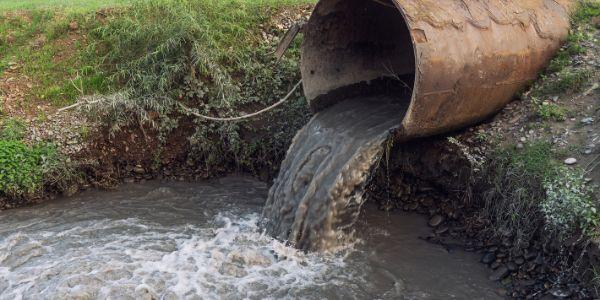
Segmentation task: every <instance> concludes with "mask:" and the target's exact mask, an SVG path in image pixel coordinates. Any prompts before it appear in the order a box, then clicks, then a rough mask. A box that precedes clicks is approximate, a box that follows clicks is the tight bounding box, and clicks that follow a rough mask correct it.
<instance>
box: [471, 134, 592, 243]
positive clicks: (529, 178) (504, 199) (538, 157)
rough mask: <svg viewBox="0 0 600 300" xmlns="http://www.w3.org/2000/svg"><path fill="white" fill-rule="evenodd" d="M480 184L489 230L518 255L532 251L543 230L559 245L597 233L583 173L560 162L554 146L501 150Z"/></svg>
mask: <svg viewBox="0 0 600 300" xmlns="http://www.w3.org/2000/svg"><path fill="white" fill-rule="evenodd" d="M480 184H481V186H479V188H480V189H481V190H480V193H481V194H482V196H483V197H482V198H483V200H484V202H483V207H482V210H481V213H482V214H483V217H484V218H485V219H488V220H490V222H491V224H490V225H491V226H490V227H489V228H488V230H491V231H492V233H493V234H494V235H495V236H497V237H499V238H507V239H510V240H511V243H512V245H513V247H514V248H513V249H514V250H521V249H524V248H527V247H528V246H529V245H530V242H531V241H532V239H533V238H535V237H536V235H538V234H541V233H542V231H543V230H546V231H547V232H549V233H552V234H553V236H556V237H558V238H559V241H563V240H564V238H566V237H570V236H573V235H574V234H575V233H579V232H580V231H583V233H584V234H591V230H589V229H591V228H592V227H593V225H596V223H597V220H598V214H597V212H596V208H595V206H594V203H593V201H592V197H591V191H590V188H588V187H586V185H585V183H584V180H583V176H582V174H581V173H580V172H578V171H573V170H570V169H566V168H565V167H563V166H562V165H561V164H559V163H558V162H556V160H555V159H554V158H553V152H552V148H551V146H550V144H548V143H536V144H531V145H526V146H525V148H524V149H522V150H516V149H511V148H508V149H504V148H503V149H498V150H496V152H495V153H494V154H493V155H492V156H491V158H490V160H489V161H488V163H487V164H486V166H485V168H484V171H483V176H482V182H480ZM538 237H539V236H538ZM541 237H542V240H543V241H550V236H546V235H543V236H541ZM561 239H562V240H561Z"/></svg>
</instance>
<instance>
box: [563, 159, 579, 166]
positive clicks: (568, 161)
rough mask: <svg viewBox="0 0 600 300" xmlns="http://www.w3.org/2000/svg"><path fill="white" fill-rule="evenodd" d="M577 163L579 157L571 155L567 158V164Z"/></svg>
mask: <svg viewBox="0 0 600 300" xmlns="http://www.w3.org/2000/svg"><path fill="white" fill-rule="evenodd" d="M576 163H577V159H576V158H574V157H569V158H567V159H565V164H566V165H569V166H570V165H574V164H576Z"/></svg>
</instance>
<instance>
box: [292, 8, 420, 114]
mask: <svg viewBox="0 0 600 300" xmlns="http://www.w3.org/2000/svg"><path fill="white" fill-rule="evenodd" d="M304 32H305V34H304V42H303V45H302V78H303V80H304V91H305V94H306V96H307V98H308V100H309V103H310V106H311V109H312V110H313V111H319V110H322V109H323V108H325V107H327V106H330V105H332V104H334V103H336V102H338V101H341V100H343V99H347V98H352V97H357V96H376V95H388V96H394V97H396V98H399V99H401V100H399V101H406V105H408V103H409V102H410V96H411V95H412V90H413V87H414V82H415V64H416V63H415V55H414V50H413V43H412V39H411V35H410V31H409V29H408V26H407V24H406V22H405V20H404V17H403V16H402V14H401V12H400V11H399V9H398V8H396V6H395V5H394V3H393V2H392V0H322V1H320V2H319V4H318V5H317V7H316V8H315V11H314V12H313V15H312V16H311V18H310V21H309V22H308V24H307V25H306V27H305V30H304Z"/></svg>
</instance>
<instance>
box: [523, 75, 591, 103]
mask: <svg viewBox="0 0 600 300" xmlns="http://www.w3.org/2000/svg"><path fill="white" fill-rule="evenodd" d="M591 75H592V73H591V72H590V71H589V70H587V69H568V68H566V69H563V70H561V71H560V72H558V73H555V74H552V75H551V76H542V80H541V82H540V83H539V84H538V85H536V86H535V87H534V88H533V90H532V96H533V97H536V98H541V97H543V96H547V95H556V94H562V93H567V92H570V93H576V92H580V91H582V90H583V88H584V87H585V85H586V84H587V83H588V81H589V79H590V77H591Z"/></svg>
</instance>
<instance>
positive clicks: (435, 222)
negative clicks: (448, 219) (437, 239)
mask: <svg viewBox="0 0 600 300" xmlns="http://www.w3.org/2000/svg"><path fill="white" fill-rule="evenodd" d="M442 222H444V217H442V216H441V215H435V216H433V217H431V219H429V226H431V227H438V226H439V225H440V224H442Z"/></svg>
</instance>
